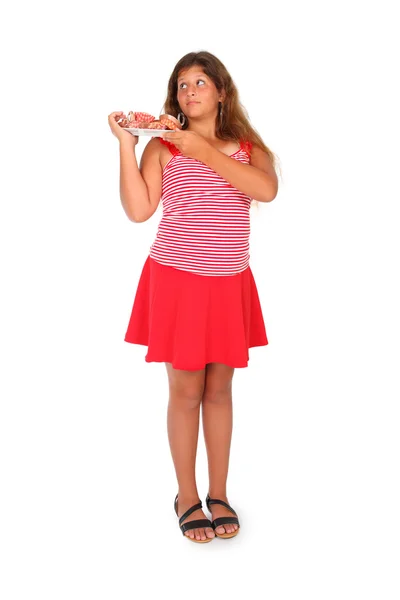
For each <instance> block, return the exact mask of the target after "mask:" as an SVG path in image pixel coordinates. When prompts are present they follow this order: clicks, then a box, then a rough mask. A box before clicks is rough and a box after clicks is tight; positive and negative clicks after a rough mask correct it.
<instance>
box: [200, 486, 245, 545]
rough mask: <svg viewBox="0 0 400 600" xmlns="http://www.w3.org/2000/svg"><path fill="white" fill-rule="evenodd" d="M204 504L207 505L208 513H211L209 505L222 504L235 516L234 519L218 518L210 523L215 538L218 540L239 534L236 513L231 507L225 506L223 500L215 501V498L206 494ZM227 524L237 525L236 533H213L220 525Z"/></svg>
mask: <svg viewBox="0 0 400 600" xmlns="http://www.w3.org/2000/svg"><path fill="white" fill-rule="evenodd" d="M206 504H207V508H208V510H209V511H210V512H211V510H210V504H222V506H225V508H227V509H228V510H230V511H231V512H232V513H233V514H234V515H236V517H218V518H217V519H214V521H213V522H212V527H213V529H214V533H215V535H216V536H217V537H219V538H231V537H235V535H237V534H238V533H239V528H240V523H239V519H238V517H237V513H236V511H234V510H233V508H232V506H229V504H227V503H226V502H224V501H223V500H217V499H215V498H210V495H209V494H207V498H206ZM228 523H234V524H235V525H237V526H238V528H237V529H236V531H233V532H232V533H227V532H226V531H225V533H218V532H217V531H215V530H216V528H217V527H219V526H220V525H225V524H228Z"/></svg>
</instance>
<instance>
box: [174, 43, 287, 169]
mask: <svg viewBox="0 0 400 600" xmlns="http://www.w3.org/2000/svg"><path fill="white" fill-rule="evenodd" d="M193 66H199V67H201V68H202V69H203V71H204V73H205V74H206V75H207V76H208V77H210V79H211V80H212V81H213V82H214V85H215V87H216V88H217V90H218V92H221V91H222V90H225V101H224V103H223V107H221V108H222V116H221V118H220V116H219V114H218V115H217V118H216V122H215V134H216V136H217V138H219V139H220V140H234V141H236V142H238V143H239V142H240V141H243V142H244V143H246V142H250V143H252V144H254V145H255V146H258V147H259V148H261V149H262V150H264V152H266V153H267V155H268V157H269V158H270V160H271V163H272V165H273V167H274V169H276V166H277V156H276V155H275V154H274V152H272V150H270V148H268V146H266V145H265V143H264V142H263V140H262V138H261V136H260V134H259V133H258V132H257V131H256V129H255V128H254V127H253V126H252V125H251V123H250V120H249V116H248V113H247V111H246V109H245V108H244V106H243V105H242V104H241V102H240V100H239V93H238V90H237V88H236V85H235V84H234V82H233V80H232V77H231V76H230V74H229V72H228V71H227V69H226V67H225V65H224V64H223V63H222V62H221V61H220V60H219V59H218V58H217V57H216V56H214V54H211V53H210V52H207V51H205V50H201V51H200V52H189V54H185V56H183V57H182V58H181V59H180V60H179V61H178V62H177V63H176V65H175V67H174V70H173V71H172V74H171V76H170V78H169V81H168V91H167V98H166V100H165V103H164V107H163V112H165V113H166V114H169V115H172V116H174V117H177V116H178V113H180V112H182V111H181V108H180V106H179V103H178V100H177V91H178V77H179V74H180V72H181V71H182V70H183V69H187V68H190V67H193ZM187 127H188V119H187V118H186V121H185V124H184V125H183V127H182V129H187Z"/></svg>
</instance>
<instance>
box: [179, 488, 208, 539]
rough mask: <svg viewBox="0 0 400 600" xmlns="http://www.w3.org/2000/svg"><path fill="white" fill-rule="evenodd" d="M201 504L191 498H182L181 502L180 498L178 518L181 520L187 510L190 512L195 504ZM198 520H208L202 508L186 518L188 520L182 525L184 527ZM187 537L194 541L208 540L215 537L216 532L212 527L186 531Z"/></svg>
mask: <svg viewBox="0 0 400 600" xmlns="http://www.w3.org/2000/svg"><path fill="white" fill-rule="evenodd" d="M199 502H200V500H199V499H196V498H189V499H186V498H182V499H181V500H180V499H179V497H178V500H177V510H178V517H179V518H180V517H181V516H182V515H183V514H184V513H185V512H186V511H187V510H189V508H190V507H191V506H193V505H194V504H198V503H199ZM197 519H208V517H206V515H205V514H204V512H203V511H202V510H201V508H199V509H198V510H195V511H194V512H192V514H191V515H189V516H188V517H186V519H185V520H184V521H183V523H181V525H184V524H185V523H189V521H195V520H197ZM185 535H186V536H187V537H190V538H191V539H192V540H193V539H196V540H205V539H207V538H214V537H215V533H214V530H213V528H212V527H199V528H198V529H189V531H185Z"/></svg>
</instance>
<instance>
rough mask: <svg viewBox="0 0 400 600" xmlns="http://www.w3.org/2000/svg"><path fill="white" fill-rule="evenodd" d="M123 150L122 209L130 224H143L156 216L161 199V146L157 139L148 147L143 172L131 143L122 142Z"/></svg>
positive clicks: (121, 170) (142, 165) (120, 146)
mask: <svg viewBox="0 0 400 600" xmlns="http://www.w3.org/2000/svg"><path fill="white" fill-rule="evenodd" d="M129 135H131V134H129ZM119 150H120V197H121V202H122V206H123V208H124V211H125V214H126V216H127V217H128V219H129V220H130V221H133V222H134V223H143V221H147V220H148V219H150V217H151V216H152V215H153V214H154V213H155V211H156V210H157V206H158V205H159V203H160V199H161V187H162V170H161V163H160V142H159V140H157V138H153V139H151V140H150V141H149V142H148V143H147V145H146V147H145V149H144V150H143V154H142V158H141V161H140V168H139V166H138V164H137V161H136V155H135V145H134V144H133V143H132V142H131V140H129V139H120V144H119Z"/></svg>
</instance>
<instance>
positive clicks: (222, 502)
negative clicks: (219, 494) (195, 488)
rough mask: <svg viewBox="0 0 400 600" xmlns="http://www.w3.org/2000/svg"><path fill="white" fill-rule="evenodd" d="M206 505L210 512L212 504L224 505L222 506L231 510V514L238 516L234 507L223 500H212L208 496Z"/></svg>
mask: <svg viewBox="0 0 400 600" xmlns="http://www.w3.org/2000/svg"><path fill="white" fill-rule="evenodd" d="M206 504H207V508H208V510H210V504H222V506H225V508H227V509H228V510H230V511H231V513H233V514H234V515H237V512H236V511H235V510H233V508H232V506H229V504H228V503H227V502H224V501H223V500H218V499H216V498H210V496H209V495H207V498H206ZM210 512H211V510H210ZM221 518H222V517H221Z"/></svg>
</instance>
